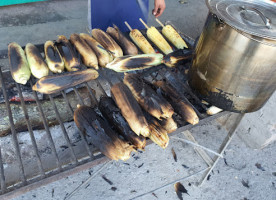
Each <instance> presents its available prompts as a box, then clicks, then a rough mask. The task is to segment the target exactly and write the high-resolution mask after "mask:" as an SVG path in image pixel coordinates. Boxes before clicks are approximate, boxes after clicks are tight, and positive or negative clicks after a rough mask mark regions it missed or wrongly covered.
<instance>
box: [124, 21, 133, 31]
mask: <svg viewBox="0 0 276 200" xmlns="http://www.w3.org/2000/svg"><path fill="white" fill-rule="evenodd" d="M125 25H126V26H127V27H128V29H129V30H130V31H132V28H131V26H130V25H129V24H128V23H127V21H125Z"/></svg>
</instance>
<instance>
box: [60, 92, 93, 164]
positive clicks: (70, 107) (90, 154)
mask: <svg viewBox="0 0 276 200" xmlns="http://www.w3.org/2000/svg"><path fill="white" fill-rule="evenodd" d="M61 94H62V96H63V98H64V99H65V102H66V105H67V107H68V110H69V112H70V113H71V115H72V116H74V111H73V108H72V106H71V104H70V102H69V100H68V98H67V96H66V93H65V92H64V91H61ZM80 135H81V138H82V139H83V140H84V146H85V149H86V151H87V153H88V155H89V157H90V159H93V158H94V156H93V154H92V153H91V150H90V148H89V146H88V142H87V139H86V137H84V135H83V134H80Z"/></svg>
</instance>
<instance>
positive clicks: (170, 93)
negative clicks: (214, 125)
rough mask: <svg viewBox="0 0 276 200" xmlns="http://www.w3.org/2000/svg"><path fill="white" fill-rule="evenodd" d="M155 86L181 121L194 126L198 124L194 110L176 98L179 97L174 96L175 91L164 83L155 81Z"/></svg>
mask: <svg viewBox="0 0 276 200" xmlns="http://www.w3.org/2000/svg"><path fill="white" fill-rule="evenodd" d="M155 85H156V86H158V87H160V88H161V89H162V90H163V91H164V95H165V96H166V98H167V99H168V100H169V102H170V103H171V105H172V106H173V108H174V109H175V112H177V113H178V114H179V115H180V116H181V117H182V119H184V120H185V121H187V122H188V123H190V124H192V125H195V124H197V123H198V122H199V118H198V116H197V114H196V112H195V110H194V109H193V108H192V107H191V106H190V105H189V104H188V103H186V102H185V101H184V100H182V99H180V98H179V97H178V96H179V95H176V92H175V90H174V89H173V88H172V87H171V86H170V85H169V84H168V83H166V82H165V81H157V82H156V83H155Z"/></svg>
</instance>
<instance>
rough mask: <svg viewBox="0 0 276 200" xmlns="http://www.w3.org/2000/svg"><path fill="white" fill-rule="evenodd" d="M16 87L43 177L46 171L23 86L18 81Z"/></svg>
mask: <svg viewBox="0 0 276 200" xmlns="http://www.w3.org/2000/svg"><path fill="white" fill-rule="evenodd" d="M16 88H17V90H18V93H19V98H20V101H21V107H22V108H23V112H24V116H25V121H26V123H27V127H28V131H29V135H30V138H31V141H32V145H33V147H34V148H33V149H34V152H35V155H36V159H37V164H38V168H39V171H40V174H41V176H42V178H44V177H45V172H44V169H43V166H42V162H41V158H40V155H39V153H38V147H37V144H36V140H35V137H34V132H33V128H32V125H31V123H30V121H29V115H28V112H27V109H26V105H25V101H24V99H23V95H22V90H21V86H20V85H19V84H18V83H16Z"/></svg>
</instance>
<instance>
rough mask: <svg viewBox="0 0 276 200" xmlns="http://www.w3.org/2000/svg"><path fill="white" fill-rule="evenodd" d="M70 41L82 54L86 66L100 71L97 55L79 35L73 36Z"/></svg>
mask: <svg viewBox="0 0 276 200" xmlns="http://www.w3.org/2000/svg"><path fill="white" fill-rule="evenodd" d="M70 41H71V42H72V43H73V45H74V46H75V47H76V49H77V50H78V52H79V53H80V55H81V57H82V61H83V64H84V65H86V66H87V67H93V68H95V69H99V67H98V59H97V57H96V54H95V53H94V51H93V50H92V49H91V48H90V47H89V45H88V44H87V43H86V42H85V41H84V40H83V39H82V38H81V37H80V36H79V35H78V34H76V33H73V34H71V36H70Z"/></svg>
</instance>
